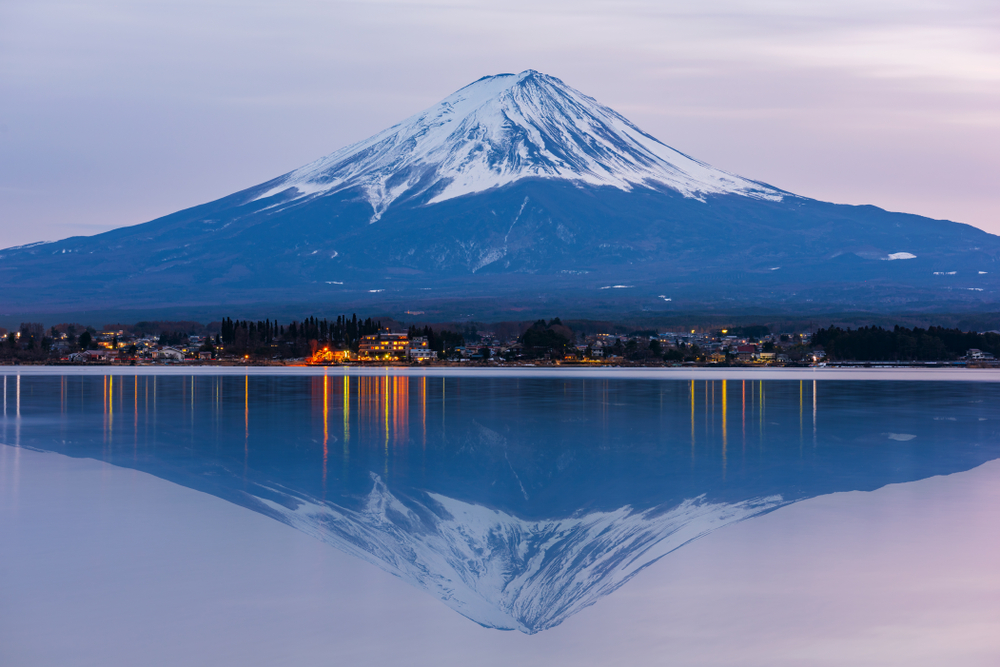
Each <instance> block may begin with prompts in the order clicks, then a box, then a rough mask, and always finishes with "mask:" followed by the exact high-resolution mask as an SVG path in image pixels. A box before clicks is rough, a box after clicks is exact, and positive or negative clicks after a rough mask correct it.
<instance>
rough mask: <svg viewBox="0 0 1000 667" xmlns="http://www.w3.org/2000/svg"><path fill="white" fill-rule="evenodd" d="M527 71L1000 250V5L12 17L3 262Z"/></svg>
mask: <svg viewBox="0 0 1000 667" xmlns="http://www.w3.org/2000/svg"><path fill="white" fill-rule="evenodd" d="M525 69H536V70H539V71H542V72H545V73H547V74H551V75H553V76H557V77H559V78H561V79H562V80H563V81H565V82H566V83H567V84H569V85H570V86H573V87H574V88H577V89H578V90H581V91H582V92H584V93H586V94H588V95H591V96H593V97H595V98H596V99H597V100H598V101H600V102H602V103H604V104H606V105H608V106H610V107H612V108H614V109H615V110H617V111H619V112H620V113H622V114H623V115H625V116H626V117H627V118H629V119H630V120H632V121H633V122H634V123H635V124H637V125H638V126H639V127H641V128H642V129H644V130H645V131H646V132H648V133H650V134H652V135H653V136H655V137H657V138H658V139H660V140H661V141H663V142H664V143H666V144H668V145H670V146H672V147H674V148H676V149H678V150H680V151H682V152H685V153H687V154H689V155H692V156H693V157H696V158H698V159H700V160H703V161H705V162H708V163H710V164H712V165H713V166H716V167H718V168H721V169H724V170H727V171H730V172H734V173H737V174H740V175H742V176H745V177H748V178H752V179H755V180H760V181H764V182H767V183H770V184H772V185H775V186H777V187H779V188H782V189H785V190H788V191H791V192H794V193H796V194H799V195H803V196H806V197H812V198H816V199H821V200H825V201H833V202H838V203H847V204H874V205H876V206H880V207H882V208H886V209H888V210H892V211H904V212H909V213H918V214H921V215H925V216H929V217H934V218H944V219H950V220H956V221H959V222H966V223H969V224H972V225H975V226H978V227H981V228H982V229H985V230H987V231H990V232H992V233H1000V187H998V184H1000V5H998V4H997V2H996V0H950V1H948V2H944V1H937V0H864V1H862V0H839V1H838V2H836V3H831V2H809V1H805V0H757V1H750V0H674V1H670V2H666V1H663V0H621V1H616V2H597V1H593V0H574V1H572V2H559V1H554V0H531V1H530V2H529V1H528V0H508V1H507V2H504V3H497V2H482V1H471V2H458V1H449V0H441V1H426V0H399V1H390V0H366V1H365V2H340V1H336V0H324V1H320V0H286V1H284V2H280V3H279V2H261V1H256V0H239V1H236V0H198V1H193V0H169V1H167V0H82V1H76V2H74V1H72V0H63V1H55V0H4V2H2V3H0V248H2V247H8V246H12V245H18V244H24V243H30V242H35V241H41V240H56V239H60V238H65V237H68V236H74V235H90V234H96V233H99V232H102V231H106V230H109V229H113V228H116V227H121V226H125V225H131V224H137V223H141V222H145V221H148V220H152V219H155V218H157V217H159V216H162V215H166V214H169V213H172V212H174V211H177V210H180V209H183V208H187V207H190V206H195V205H198V204H201V203H205V202H207V201H211V200H214V199H218V198H220V197H223V196H225V195H228V194H230V193H232V192H235V191H238V190H241V189H243V188H246V187H249V186H252V185H256V184H258V183H261V182H263V181H266V180H269V179H270V178H273V177H275V176H278V175H280V174H283V173H285V172H287V171H290V170H292V169H294V168H296V167H299V166H302V165H304V164H306V163H308V162H310V161H312V160H314V159H316V158H318V157H320V156H322V155H325V154H327V153H330V152H332V151H334V150H336V149H338V148H340V147H342V146H345V145H347V144H350V143H353V142H355V141H359V140H362V139H365V138H367V137H369V136H371V135H372V134H374V133H376V132H378V131H379V130H382V129H384V128H386V127H388V126H390V125H392V124H393V123H395V122H398V121H400V120H402V119H404V118H406V117H408V116H410V115H412V114H414V113H416V112H418V111H420V110H422V109H424V108H426V107H428V106H431V105H432V104H434V103H436V102H437V101H439V100H440V99H441V98H443V97H445V96H447V95H449V94H450V93H452V92H454V91H455V90H457V89H458V88H460V87H462V86H464V85H466V84H468V83H470V82H472V81H474V80H476V79H478V78H480V77H481V76H484V75H488V74H497V73H501V72H519V71H522V70H525Z"/></svg>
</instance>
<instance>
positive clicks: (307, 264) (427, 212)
mask: <svg viewBox="0 0 1000 667" xmlns="http://www.w3.org/2000/svg"><path fill="white" fill-rule="evenodd" d="M998 258H1000V237H997V236H994V235H992V234H988V233H986V232H983V231H981V230H979V229H976V228H974V227H971V226H968V225H963V224H958V223H954V222H948V221H941V220H931V219H928V218H923V217H919V216H915V215H906V214H899V213H889V212H887V211H884V210H881V209H878V208H875V207H873V206H845V205H837V204H830V203H825V202H820V201H816V200H812V199H808V198H806V197H801V196H797V195H794V194H792V193H789V192H786V191H784V190H781V189H779V188H777V187H774V186H771V185H768V184H765V183H761V182H758V181H753V180H750V179H747V178H743V177H740V176H737V175H734V174H731V173H728V172H725V171H722V170H720V169H716V168H714V167H712V166H709V165H707V164H705V163H704V162H701V161H699V160H697V159H695V158H693V157H690V156H688V155H685V154H684V153H682V152H680V151H677V150H675V149H673V148H671V147H669V146H667V145H666V144H664V143H662V142H660V141H659V140H657V139H655V138H653V137H652V136H650V135H649V134H647V133H645V132H643V131H642V130H640V129H639V128H638V127H636V126H635V125H634V124H633V123H631V122H629V121H628V120H627V119H626V118H624V117H623V116H622V115H620V114H618V113H616V112H615V111H613V110H612V109H610V108H608V107H606V106H604V105H602V104H600V103H598V102H597V101H596V100H594V99H593V98H591V97H588V96H586V95H584V94H583V93H581V92H579V91H577V90H575V89H573V88H571V87H569V86H567V85H566V84H564V83H563V82H562V81H560V80H559V79H557V78H555V77H551V76H548V75H545V74H541V73H539V72H535V71H533V70H527V71H525V72H521V73H520V74H500V75H496V76H489V77H484V78H482V79H480V80H478V81H476V82H474V83H471V84H469V85H468V86H466V87H464V88H462V89H460V90H459V91H457V92H455V93H454V94H452V95H450V96H449V97H447V98H445V99H444V100H442V101H441V102H440V103H438V104H437V105H435V106H433V107H431V108H430V109H427V110H425V111H423V112H421V113H418V114H417V115H415V116H412V117H411V118H408V119H407V120H405V121H403V122H401V123H399V124H397V125H394V126H393V127H390V128H389V129H387V130H385V131H383V132H381V133H379V134H377V135H375V136H373V137H371V138H369V139H366V140H364V141H361V142H359V143H356V144H353V145H351V146H348V147H346V148H342V149H340V150H338V151H335V152H334V153H331V154H329V155H327V156H326V157H323V158H321V159H319V160H316V161H315V162H313V163H311V164H308V165H306V166H304V167H302V168H300V169H296V170H295V171H292V172H290V173H287V174H284V175H282V176H279V177H278V178H275V179H272V180H270V181H268V182H266V183H263V184H261V185H258V186H255V187H251V188H248V189H246V190H243V191H240V192H237V193H235V194H233V195H230V196H227V197H224V198H222V199H219V200H217V201H214V202H211V203H208V204H204V205H201V206H196V207H194V208H191V209H187V210H184V211H180V212H178V213H174V214H172V215H168V216H166V217H163V218H159V219H157V220H153V221H151V222H147V223H144V224H140V225H136V226H133V227H126V228H121V229H117V230H114V231H111V232H107V233H104V234H99V235H96V236H91V237H75V238H70V239H66V240H63V241H59V242H55V243H44V244H35V245H31V246H22V247H18V248H8V249H6V250H0V287H2V288H3V289H2V290H0V312H4V313H18V314H21V313H24V314H27V313H45V312H50V313H56V312H71V311H77V310H79V309H81V306H83V307H86V308H87V309H90V310H123V311H149V310H152V309H169V308H173V309H176V310H185V311H186V312H189V313H194V312H201V311H203V312H205V313H209V312H217V310H213V309H218V308H220V307H226V308H237V309H238V310H239V311H240V312H246V313H247V314H252V313H250V311H260V312H262V313H263V312H272V313H273V312H275V310H274V309H275V308H284V309H286V310H288V309H292V310H305V309H347V308H353V309H359V310H361V311H362V312H364V311H372V310H378V311H380V312H386V313H389V314H402V313H403V311H404V310H412V309H416V308H419V309H421V310H422V311H425V312H427V313H428V314H431V315H433V314H436V315H438V316H440V317H456V316H462V315H466V316H469V315H471V316H474V317H477V318H483V319H486V318H499V319H504V318H509V317H511V314H512V313H519V314H520V315H521V316H522V317H523V316H529V315H530V316H533V315H534V313H535V311H537V312H538V313H539V314H545V313H552V312H555V311H556V310H558V312H559V313H560V314H564V315H571V316H572V315H575V316H599V315H600V316H607V315H609V314H610V315H614V314H618V315H620V314H624V313H635V312H640V311H652V312H664V311H667V312H669V311H683V310H691V309H695V308H699V309H704V308H709V309H711V308H715V309H720V310H721V309H737V308H743V307H749V306H753V307H755V308H760V307H768V308H771V309H777V310H780V309H787V310H793V309H794V310H801V309H803V308H808V309H812V310H816V309H840V310H843V309H854V308H861V309H870V310H879V311H901V310H910V311H923V310H944V309H948V310H953V311H954V310H974V309H979V308H982V307H984V306H988V305H991V304H996V303H997V302H998V300H1000V299H998V294H1000V292H998V290H1000V282H998V278H1000V269H998V268H997V266H996V263H997V260H998Z"/></svg>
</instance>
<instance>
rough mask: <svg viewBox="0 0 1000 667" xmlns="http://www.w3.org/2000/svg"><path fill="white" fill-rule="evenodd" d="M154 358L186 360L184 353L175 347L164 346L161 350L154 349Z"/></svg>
mask: <svg viewBox="0 0 1000 667" xmlns="http://www.w3.org/2000/svg"><path fill="white" fill-rule="evenodd" d="M153 358H154V359H163V360H168V359H169V360H171V361H184V353H183V352H181V351H180V350H178V349H177V348H175V347H163V348H160V349H159V350H153Z"/></svg>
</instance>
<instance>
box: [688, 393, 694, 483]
mask: <svg viewBox="0 0 1000 667" xmlns="http://www.w3.org/2000/svg"><path fill="white" fill-rule="evenodd" d="M688 393H690V394H691V462H692V463H693V462H694V380H691V381H690V384H689V385H688Z"/></svg>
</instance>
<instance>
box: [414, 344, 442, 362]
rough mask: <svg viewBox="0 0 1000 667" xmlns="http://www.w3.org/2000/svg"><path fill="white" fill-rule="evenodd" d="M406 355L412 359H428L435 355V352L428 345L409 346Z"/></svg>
mask: <svg viewBox="0 0 1000 667" xmlns="http://www.w3.org/2000/svg"><path fill="white" fill-rule="evenodd" d="M406 356H407V358H408V359H411V360H413V361H430V360H431V359H434V358H436V357H437V353H436V352H435V351H434V350H432V349H430V348H429V347H411V348H410V349H409V350H407V351H406Z"/></svg>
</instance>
